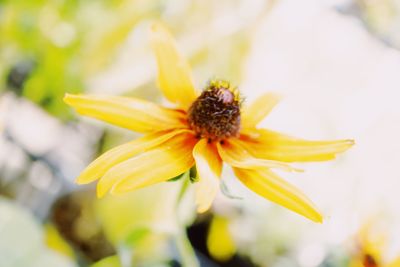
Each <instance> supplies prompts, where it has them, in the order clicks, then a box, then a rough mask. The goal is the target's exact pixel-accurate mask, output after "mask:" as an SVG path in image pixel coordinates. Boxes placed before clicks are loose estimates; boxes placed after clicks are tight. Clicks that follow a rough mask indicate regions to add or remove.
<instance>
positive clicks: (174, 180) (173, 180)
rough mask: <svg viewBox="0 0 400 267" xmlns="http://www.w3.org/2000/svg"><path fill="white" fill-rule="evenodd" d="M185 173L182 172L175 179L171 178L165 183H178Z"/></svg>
mask: <svg viewBox="0 0 400 267" xmlns="http://www.w3.org/2000/svg"><path fill="white" fill-rule="evenodd" d="M185 173H186V172H183V173H181V174H179V175H177V176H175V177H173V178H171V179H169V180H167V182H176V181H179V180H180V179H181V178H182V177H183V176H184V175H185Z"/></svg>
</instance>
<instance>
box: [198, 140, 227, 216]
mask: <svg viewBox="0 0 400 267" xmlns="http://www.w3.org/2000/svg"><path fill="white" fill-rule="evenodd" d="M193 157H194V159H195V161H196V168H197V172H198V174H199V178H200V179H199V181H198V182H197V183H196V191H195V192H196V204H197V211H198V212H205V211H207V210H208V209H209V208H210V206H211V204H212V202H213V200H214V198H215V196H216V195H217V193H218V191H219V177H220V176H221V170H222V160H221V158H220V157H219V155H218V151H217V148H216V147H215V144H213V143H208V142H207V140H206V139H201V140H200V141H199V142H198V143H197V144H196V146H195V147H194V149H193Z"/></svg>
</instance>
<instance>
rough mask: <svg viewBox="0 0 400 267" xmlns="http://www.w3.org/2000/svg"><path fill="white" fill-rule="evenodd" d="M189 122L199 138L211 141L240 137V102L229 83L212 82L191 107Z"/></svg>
mask: <svg viewBox="0 0 400 267" xmlns="http://www.w3.org/2000/svg"><path fill="white" fill-rule="evenodd" d="M188 122H189V126H190V128H191V129H192V130H194V131H195V132H196V134H197V135H198V136H199V137H204V138H208V139H209V140H213V141H214V140H222V139H225V138H229V137H233V136H238V134H239V130H240V101H239V98H238V95H237V93H236V92H235V91H234V90H233V89H232V88H231V87H230V84H229V82H226V81H221V80H216V81H211V82H210V83H209V85H208V86H207V88H206V89H205V90H204V91H203V92H202V94H201V95H200V96H199V97H198V98H197V99H196V100H195V101H194V102H193V104H192V105H191V106H190V108H189V111H188Z"/></svg>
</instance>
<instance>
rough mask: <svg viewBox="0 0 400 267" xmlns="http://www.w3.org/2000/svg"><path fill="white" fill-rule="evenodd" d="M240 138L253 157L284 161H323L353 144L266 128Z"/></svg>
mask: <svg viewBox="0 0 400 267" xmlns="http://www.w3.org/2000/svg"><path fill="white" fill-rule="evenodd" d="M240 139H241V140H242V141H243V144H244V146H245V147H246V149H247V150H248V151H249V152H250V153H251V154H252V155H254V156H255V157H257V158H263V159H269V160H278V161H284V162H307V161H325V160H331V159H334V158H335V157H336V154H338V153H342V152H344V151H346V150H347V149H349V148H350V147H351V146H353V145H354V141H353V140H348V139H346V140H334V141H309V140H304V139H300V138H295V137H291V136H287V135H284V134H281V133H277V132H273V131H270V130H266V129H256V130H252V131H251V132H247V133H244V134H242V136H241V137H240Z"/></svg>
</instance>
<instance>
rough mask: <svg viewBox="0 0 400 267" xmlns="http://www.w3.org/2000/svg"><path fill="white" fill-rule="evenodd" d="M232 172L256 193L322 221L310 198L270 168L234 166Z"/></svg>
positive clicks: (312, 218) (311, 218) (309, 217)
mask: <svg viewBox="0 0 400 267" xmlns="http://www.w3.org/2000/svg"><path fill="white" fill-rule="evenodd" d="M234 172H235V174H236V176H237V177H238V178H239V180H240V181H241V182H242V183H243V184H244V185H245V186H247V187H248V188H249V189H250V190H252V191H253V192H255V193H256V194H258V195H260V196H262V197H264V198H266V199H268V200H270V201H272V202H275V203H276V204H278V205H281V206H283V207H285V208H287V209H289V210H291V211H294V212H296V213H298V214H300V215H302V216H304V217H306V218H308V219H310V220H312V221H314V222H317V223H322V221H323V218H322V215H321V213H320V212H319V211H318V209H317V208H316V207H315V205H314V204H313V203H312V202H311V200H309V199H308V198H307V196H305V195H304V194H303V193H302V192H300V191H299V190H298V189H297V188H296V187H294V186H293V185H291V184H289V183H288V182H286V181H285V180H283V179H282V178H280V177H279V176H277V175H276V174H274V173H273V172H271V171H270V170H267V169H264V170H245V169H238V168H234Z"/></svg>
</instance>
